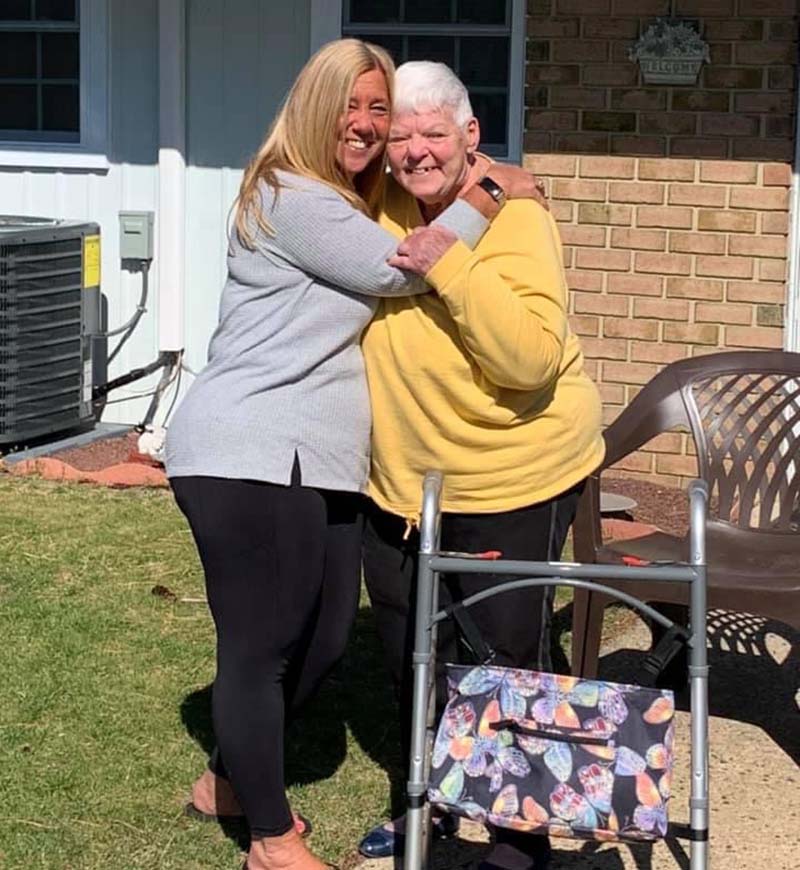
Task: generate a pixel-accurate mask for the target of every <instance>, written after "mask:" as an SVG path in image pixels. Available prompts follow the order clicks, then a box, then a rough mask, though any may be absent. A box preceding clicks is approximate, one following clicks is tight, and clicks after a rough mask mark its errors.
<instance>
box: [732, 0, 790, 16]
mask: <svg viewBox="0 0 800 870" xmlns="http://www.w3.org/2000/svg"><path fill="white" fill-rule="evenodd" d="M796 14H797V2H796V0H739V15H742V16H745V15H796Z"/></svg>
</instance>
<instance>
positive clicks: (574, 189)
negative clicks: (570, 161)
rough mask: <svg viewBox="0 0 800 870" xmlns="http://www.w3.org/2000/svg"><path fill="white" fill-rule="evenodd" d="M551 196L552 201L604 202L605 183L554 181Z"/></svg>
mask: <svg viewBox="0 0 800 870" xmlns="http://www.w3.org/2000/svg"><path fill="white" fill-rule="evenodd" d="M552 196H553V198H554V199H570V200H573V201H576V200H582V201H584V202H605V199H606V183H605V181H574V180H571V181H561V180H558V181H554V182H553V192H552Z"/></svg>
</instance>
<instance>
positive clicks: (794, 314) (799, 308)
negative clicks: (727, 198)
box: [783, 57, 800, 351]
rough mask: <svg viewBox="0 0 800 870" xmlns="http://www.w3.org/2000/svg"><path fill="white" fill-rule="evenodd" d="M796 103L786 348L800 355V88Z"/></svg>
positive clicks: (784, 344) (790, 209) (790, 207)
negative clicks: (798, 352)
mask: <svg viewBox="0 0 800 870" xmlns="http://www.w3.org/2000/svg"><path fill="white" fill-rule="evenodd" d="M798 60H800V57H799V58H798ZM796 100H797V105H796V106H795V113H794V118H795V121H794V123H795V129H794V166H793V167H792V193H791V200H790V205H789V238H788V239H787V240H786V241H787V244H788V246H789V280H788V282H787V287H786V323H785V329H784V336H783V346H784V348H785V349H786V350H794V351H800V88H798V89H797V91H796Z"/></svg>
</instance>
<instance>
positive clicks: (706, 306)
mask: <svg viewBox="0 0 800 870" xmlns="http://www.w3.org/2000/svg"><path fill="white" fill-rule="evenodd" d="M694 319H695V320H696V321H697V322H698V323H733V324H738V325H740V326H749V325H750V324H751V323H752V322H753V306H752V305H745V304H743V303H742V304H739V305H737V304H736V303H734V302H722V303H713V302H698V303H697V305H696V306H695V309H694Z"/></svg>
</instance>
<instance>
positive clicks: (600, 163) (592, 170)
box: [579, 157, 642, 178]
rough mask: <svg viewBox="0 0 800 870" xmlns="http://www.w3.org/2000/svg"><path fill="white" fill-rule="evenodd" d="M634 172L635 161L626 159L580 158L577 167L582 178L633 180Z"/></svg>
mask: <svg viewBox="0 0 800 870" xmlns="http://www.w3.org/2000/svg"><path fill="white" fill-rule="evenodd" d="M635 171H636V161H634V160H632V159H631V158H628V157H581V160H580V166H579V174H580V176H581V177H582V178H633V177H634V173H635ZM640 177H642V176H640Z"/></svg>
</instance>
